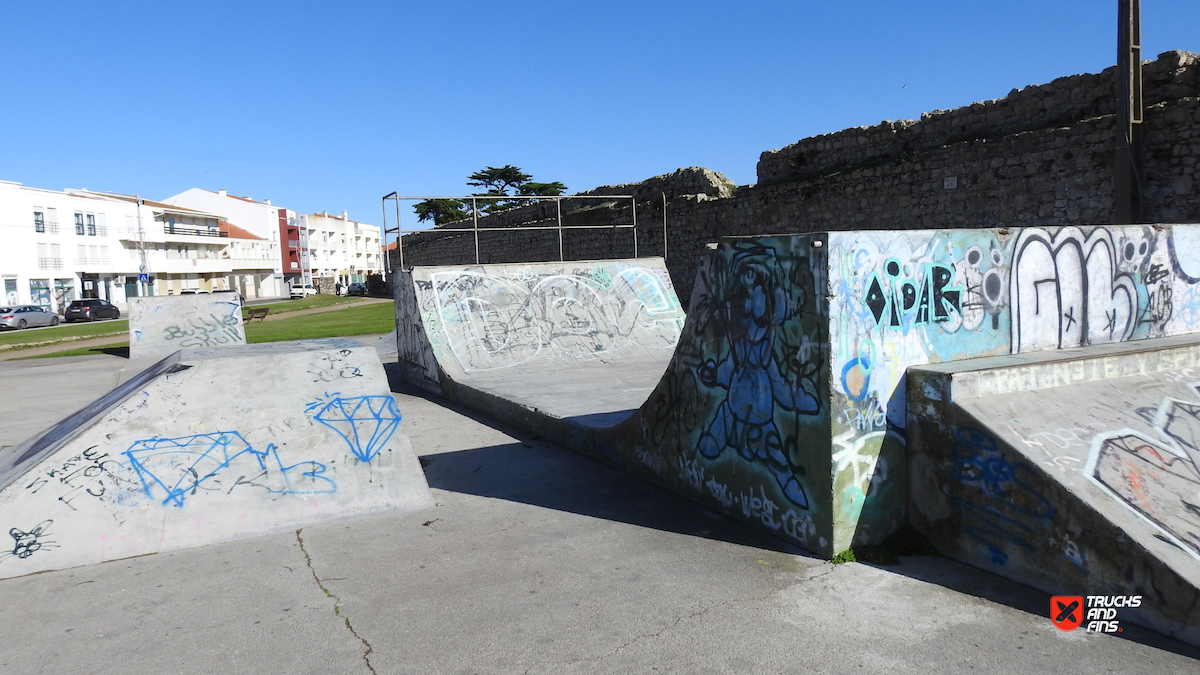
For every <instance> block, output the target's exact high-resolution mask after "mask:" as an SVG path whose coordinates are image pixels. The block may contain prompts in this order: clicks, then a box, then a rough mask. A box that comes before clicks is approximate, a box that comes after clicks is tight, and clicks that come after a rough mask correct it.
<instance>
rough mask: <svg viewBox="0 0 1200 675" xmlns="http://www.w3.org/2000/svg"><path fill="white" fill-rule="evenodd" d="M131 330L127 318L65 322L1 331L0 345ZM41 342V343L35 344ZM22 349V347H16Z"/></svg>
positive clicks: (39, 345) (24, 343) (29, 343)
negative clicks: (49, 326)
mask: <svg viewBox="0 0 1200 675" xmlns="http://www.w3.org/2000/svg"><path fill="white" fill-rule="evenodd" d="M128 332H129V321H127V320H125V319H117V320H115V321H94V322H93V321H88V322H84V323H63V324H59V325H57V326H55V327H54V328H41V329H38V330H6V331H4V332H3V333H0V345H28V346H30V347H43V346H45V345H47V344H53V343H55V342H65V341H67V340H76V339H79V340H82V339H86V338H94V337H101V336H104V335H120V334H122V333H128ZM33 343H41V344H33ZM15 348H16V349H20V347H15Z"/></svg>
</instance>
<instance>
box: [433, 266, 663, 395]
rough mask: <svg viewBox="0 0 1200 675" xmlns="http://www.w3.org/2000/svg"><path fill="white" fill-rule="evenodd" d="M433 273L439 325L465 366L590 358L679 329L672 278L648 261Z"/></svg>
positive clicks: (655, 343) (657, 344) (658, 345)
mask: <svg viewBox="0 0 1200 675" xmlns="http://www.w3.org/2000/svg"><path fill="white" fill-rule="evenodd" d="M432 277H433V278H432V282H431V284H432V289H431V291H429V292H431V293H433V294H434V295H433V297H435V298H436V305H435V306H436V311H437V316H438V319H439V323H438V327H440V328H441V329H442V333H444V335H445V338H446V343H447V347H448V348H449V351H450V353H451V354H452V355H453V357H454V359H455V360H456V361H457V362H458V364H459V365H460V367H461V368H462V369H463V370H464V371H467V372H472V371H480V370H490V369H495V368H509V367H513V366H516V365H520V364H523V363H526V362H529V361H531V360H534V359H541V358H549V359H594V358H597V357H599V356H602V355H604V354H608V353H611V352H614V351H617V350H620V349H625V348H628V347H630V346H632V345H638V346H640V347H643V348H647V349H667V350H669V349H673V348H674V347H675V345H676V343H677V342H678V341H679V333H680V331H681V330H682V328H683V312H682V310H681V309H680V307H679V301H678V300H677V299H676V298H675V294H674V292H673V291H672V290H671V289H670V284H669V282H668V281H666V280H664V279H663V278H662V277H660V276H659V275H658V274H655V273H654V271H653V270H650V269H646V268H641V267H627V268H624V269H617V270H615V271H614V270H610V269H609V268H608V267H607V266H605V265H596V266H594V267H593V268H591V269H586V270H584V269H577V270H572V271H571V272H570V273H566V272H565V271H562V272H560V273H541V272H539V273H534V272H533V270H532V268H523V269H521V270H516V271H507V272H502V273H500V274H487V273H484V272H471V271H461V272H460V271H456V272H434V273H433V274H432ZM429 328H430V327H429V326H426V329H427V330H429Z"/></svg>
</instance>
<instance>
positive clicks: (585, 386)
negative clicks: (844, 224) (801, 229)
mask: <svg viewBox="0 0 1200 675" xmlns="http://www.w3.org/2000/svg"><path fill="white" fill-rule="evenodd" d="M660 267H661V261H658V260H654V259H643V260H624V261H600V262H592V263H577V262H566V263H537V264H531V265H495V266H492V265H485V266H475V267H454V268H449V267H443V268H422V267H418V268H414V269H413V270H412V271H411V272H407V273H402V274H400V275H397V288H396V298H397V316H398V320H399V326H400V328H399V332H398V340H397V343H398V344H397V351H398V354H399V359H400V361H401V364H402V365H403V367H404V371H405V376H406V378H407V379H409V381H411V382H415V383H417V384H419V385H421V386H425V387H427V388H429V389H431V390H434V391H438V392H441V393H443V394H445V395H446V396H448V397H450V398H452V399H455V400H458V401H461V402H463V403H465V404H467V405H469V406H471V407H474V408H475V409H477V410H480V411H482V412H484V413H485V414H489V415H491V416H493V417H495V418H497V419H500V420H504V421H506V422H509V423H512V424H514V425H516V426H518V427H521V428H524V429H527V430H529V431H530V432H531V433H535V434H540V435H542V436H543V437H546V438H548V439H551V440H553V441H554V442H556V443H558V444H560V445H562V446H564V447H567V448H571V449H574V450H577V451H579V452H582V453H584V454H587V455H589V456H591V457H594V458H597V459H599V460H601V461H603V462H606V463H608V464H611V465H614V466H617V467H619V468H621V469H623V470H625V471H628V472H630V473H633V474H635V475H639V476H642V477H645V478H647V479H648V480H651V481H652V482H655V483H657V484H659V485H662V486H664V487H667V488H668V489H671V490H673V491H675V492H678V493H680V494H682V495H685V496H687V497H689V498H692V499H694V500H696V501H699V502H700V503H702V504H705V505H706V506H710V507H712V508H714V509H716V510H718V511H721V512H723V513H726V514H728V515H730V516H732V517H734V518H736V519H739V520H742V521H744V522H747V523H750V524H752V525H754V526H756V527H759V528H762V529H765V530H767V531H769V532H772V533H774V534H776V535H778V536H780V537H781V538H784V539H787V540H790V541H793V542H795V543H797V544H799V545H801V546H804V547H805V548H807V549H809V550H811V551H813V552H815V553H817V554H819V555H823V556H827V557H832V556H833V555H835V554H837V553H839V552H841V551H844V550H846V549H847V548H850V547H851V546H853V545H861V544H872V543H877V542H879V541H882V540H883V539H884V538H886V537H887V536H888V535H890V534H891V533H893V532H894V531H895V530H896V528H898V527H899V526H900V525H901V524H903V523H904V522H905V521H906V508H907V504H908V501H909V495H908V483H909V478H908V475H907V472H908V463H907V461H906V456H905V453H906V444H907V443H908V439H907V433H906V432H907V426H908V416H907V401H906V398H905V392H906V388H905V375H906V372H907V370H908V368H910V367H911V366H917V365H924V364H931V363H943V362H948V361H955V360H961V359H969V358H976V357H983V356H995V355H1002V354H1024V353H1029V352H1037V351H1046V350H1050V351H1053V350H1057V349H1062V348H1069V347H1072V346H1088V345H1100V344H1108V343H1121V342H1128V341H1133V340H1141V339H1146V338H1155V337H1163V336H1172V335H1182V334H1187V333H1193V332H1197V331H1198V330H1200V310H1198V309H1197V307H1200V305H1198V304H1197V303H1200V228H1198V227H1196V226H1193V225H1174V226H1123V227H1095V228H1076V227H1064V228H1050V229H1048V228H1023V229H1021V228H1011V229H969V230H968V229H963V230H911V231H909V230H906V231H882V230H878V231H852V232H829V233H810V234H799V235H776V236H758V237H734V238H726V239H722V240H721V241H720V242H718V243H717V244H715V245H714V246H713V248H712V250H711V251H710V252H709V255H708V256H707V258H706V259H705V260H704V261H702V263H701V265H700V267H699V269H698V270H697V273H696V282H695V290H694V292H693V295H692V298H691V301H690V304H689V310H688V312H687V315H686V318H685V319H682V324H683V325H682V328H681V329H678V331H677V335H678V337H677V338H676V342H675V345H674V347H673V353H671V354H670V355H669V356H667V353H668V352H669V351H670V349H671V347H670V346H669V345H668V343H669V341H670V337H671V336H672V335H675V334H676V330H677V329H676V328H675V326H677V325H678V324H679V322H680V321H681V318H680V316H681V313H680V312H679V311H678V310H677V309H674V308H673V306H668V308H667V309H669V310H670V311H669V312H667V313H665V314H664V313H660V312H661V310H660V309H659V305H657V304H655V303H654V302H642V303H641V304H638V300H637V298H640V297H642V295H645V297H659V296H655V295H654V294H645V293H640V294H639V293H635V292H631V291H628V290H625V289H626V288H631V287H630V286H629V285H628V284H626V285H625V286H616V285H612V286H611V288H612V289H614V293H612V294H610V295H605V294H602V293H599V292H598V290H600V289H609V288H610V285H609V284H608V282H607V281H606V280H607V279H609V278H611V279H617V274H616V272H618V271H620V270H624V269H626V268H642V269H647V270H657V269H659V268H660ZM593 268H596V269H597V270H599V269H603V270H606V271H603V272H601V271H597V272H596V273H595V274H597V275H598V276H596V277H593V276H592V274H593V273H592V272H590V271H588V270H592V269H593ZM577 269H578V270H579V271H581V272H582V271H588V273H587V274H576V273H575V270H577ZM572 276H574V277H578V278H576V279H574V280H573V281H571V282H570V283H571V284H574V285H573V286H569V287H568V286H567V285H564V283H565V282H564V281H562V279H563V277H572ZM650 276H657V277H658V278H659V279H660V280H662V282H663V284H667V283H669V281H668V279H667V277H666V275H665V272H657V271H656V272H654V274H653V275H648V276H646V277H644V278H646V279H649V278H650ZM483 278H486V279H488V280H487V281H486V282H483V281H481V279H483ZM492 280H496V281H492ZM543 283H544V284H545V285H543ZM551 288H552V289H554V291H553V292H552V293H551V292H548V289H551ZM468 289H470V290H468ZM535 291H536V292H535ZM493 294H496V295H495V298H493ZM573 294H576V295H573ZM585 297H586V298H595V302H596V303H599V305H598V306H595V305H594V307H593V309H591V310H589V312H590V313H581V312H576V311H575V310H574V309H572V311H571V312H569V313H565V314H563V315H562V316H559V315H556V314H553V313H552V310H554V309H555V308H556V307H557V308H567V307H570V308H579V307H581V306H583V305H587V304H588V302H592V301H590V300H589V301H586V302H585V300H584V299H583V298H585ZM663 297H669V296H663ZM609 302H612V303H613V304H612V305H611V306H610V305H606V304H605V303H609ZM556 303H557V304H556ZM668 304H669V303H668ZM596 307H598V308H596ZM622 312H628V314H623V313H622ZM610 316H632V317H638V319H637V321H636V322H633V323H628V322H626V323H619V322H618V323H617V324H616V325H618V326H631V325H636V326H638V329H637V330H638V331H641V332H639V333H638V335H639V336H642V337H638V338H637V339H636V340H625V341H624V342H617V341H615V340H616V338H620V337H621V336H622V335H623V333H621V332H620V331H612V330H609V329H607V328H604V329H602V328H601V327H600V324H601V323H603V322H602V321H601V319H603V320H604V321H607V320H608V317H610ZM660 319H661V320H660ZM622 330H625V329H624V328H623V329H622ZM560 334H561V335H562V336H563V337H565V338H566V342H565V343H564V342H556V340H557V339H558V338H557V337H556V336H559V335H560ZM513 335H517V336H521V339H520V340H515V341H514V340H513V339H512V337H511V336H513ZM584 336H587V338H586V339H585V338H584ZM593 336H594V339H593ZM643 337H645V338H647V339H643ZM649 338H652V339H649ZM564 345H565V346H564ZM617 345H625V346H620V347H618V346H617ZM627 354H628V358H629V361H630V362H631V363H632V362H634V360H635V359H642V360H641V362H640V365H639V366H638V367H633V368H630V367H628V366H627V365H626V364H625V363H623V361H622V360H623V359H625V358H626V355H627ZM538 359H545V361H544V363H542V364H541V365H538V364H537V360H538ZM500 361H504V362H505V363H510V365H508V366H505V367H503V368H497V367H493V366H495V365H496V364H497V363H498V362H500ZM652 364H653V365H652Z"/></svg>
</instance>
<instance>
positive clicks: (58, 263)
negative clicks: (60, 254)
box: [37, 258, 63, 270]
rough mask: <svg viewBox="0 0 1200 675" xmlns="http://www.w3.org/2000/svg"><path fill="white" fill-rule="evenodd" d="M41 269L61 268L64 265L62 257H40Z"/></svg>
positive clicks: (38, 260) (39, 266)
mask: <svg viewBox="0 0 1200 675" xmlns="http://www.w3.org/2000/svg"><path fill="white" fill-rule="evenodd" d="M37 262H38V269H39V270H61V269H62V265H63V259H62V258H38V259H37Z"/></svg>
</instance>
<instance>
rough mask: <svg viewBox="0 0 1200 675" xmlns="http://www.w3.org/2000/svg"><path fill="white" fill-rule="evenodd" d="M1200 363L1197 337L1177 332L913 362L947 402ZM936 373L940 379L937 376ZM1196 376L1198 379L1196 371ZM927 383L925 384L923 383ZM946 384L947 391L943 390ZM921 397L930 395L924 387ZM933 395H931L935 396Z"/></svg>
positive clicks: (1199, 339)
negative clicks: (930, 377)
mask: <svg viewBox="0 0 1200 675" xmlns="http://www.w3.org/2000/svg"><path fill="white" fill-rule="evenodd" d="M1197 366H1200V335H1195V334H1191V335H1178V336H1173V337H1165V338H1153V339H1147V340H1135V341H1132V342H1120V343H1113V344H1105V345H1094V346H1090V347H1076V348H1072V349H1060V350H1054V351H1046V352H1027V353H1024V354H1005V355H1002V356H989V357H984V358H978V359H967V360H963V361H948V362H945V363H937V364H929V365H923V366H913V367H912V368H913V369H916V370H920V371H922V372H926V373H930V374H933V375H935V378H934V379H935V380H940V381H941V383H942V384H941V388H942V392H941V397H945V398H947V400H956V399H963V398H974V397H980V396H990V395H992V394H1007V393H1013V392H1018V391H1029V390H1033V389H1047V388H1053V387H1066V386H1070V385H1074V384H1080V383H1084V382H1097V381H1101V380H1110V379H1116V378H1120V377H1132V376H1135V375H1144V374H1146V373H1156V372H1161V371H1164V370H1175V369H1182V368H1195V367H1197ZM937 375H942V376H944V377H937ZM1196 379H1198V380H1200V372H1198V373H1197V376H1196ZM931 384H932V383H927V385H926V386H927V387H928V386H930V385H931ZM947 388H949V389H950V391H945V390H946V389H947ZM926 394H927V395H929V394H934V392H932V391H927V392H926ZM935 395H936V394H935Z"/></svg>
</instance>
